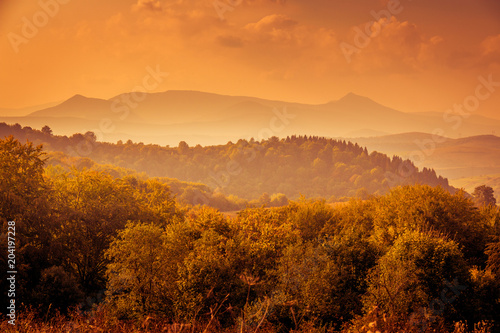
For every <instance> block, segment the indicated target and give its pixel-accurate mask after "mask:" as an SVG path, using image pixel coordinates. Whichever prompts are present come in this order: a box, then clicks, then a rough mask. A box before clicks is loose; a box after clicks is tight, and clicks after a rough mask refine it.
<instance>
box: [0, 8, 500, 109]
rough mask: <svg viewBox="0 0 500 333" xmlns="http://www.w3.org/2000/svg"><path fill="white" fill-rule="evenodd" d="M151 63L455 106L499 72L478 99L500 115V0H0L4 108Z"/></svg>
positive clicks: (297, 92)
mask: <svg viewBox="0 0 500 333" xmlns="http://www.w3.org/2000/svg"><path fill="white" fill-rule="evenodd" d="M214 5H217V6H218V7H219V9H218V10H219V13H218V12H217V10H216V9H215V6H214ZM387 13H390V14H392V17H390V18H386V15H385V14H387ZM219 14H220V15H219ZM377 16H379V17H377ZM222 18H223V19H222ZM371 21H372V24H370V22H371ZM373 21H377V22H376V23H373ZM33 28H34V29H33ZM359 31H365V33H364V34H365V37H360V34H359ZM366 31H368V33H370V34H372V35H371V36H368V37H366V36H367V35H366ZM342 48H343V49H344V52H343V50H342ZM346 52H347V53H346ZM346 54H347V56H346ZM348 60H349V61H348ZM148 66H149V67H151V68H159V69H160V70H161V71H162V72H168V73H169V75H168V77H166V78H165V79H164V80H163V81H162V82H161V84H160V85H158V86H157V87H156V88H155V91H165V90H169V89H189V90H200V91H207V92H215V93H221V94H229V95H250V96H256V97H263V98H272V99H279V100H287V101H297V102H306V103H318V104H319V103H325V102H328V101H330V100H335V99H338V98H340V97H342V96H343V95H345V94H346V93H348V92H350V91H352V92H355V93H357V94H360V95H364V96H367V97H370V98H372V99H374V100H376V101H378V102H380V103H382V104H384V105H387V106H390V107H393V108H396V109H399V110H402V111H430V110H433V111H445V110H446V109H448V108H450V107H453V105H454V104H457V103H458V104H460V103H463V102H464V101H465V100H467V98H468V97H470V96H474V95H475V94H476V90H477V89H476V88H477V86H478V85H479V84H480V81H479V80H478V77H479V76H482V77H484V78H485V79H488V77H489V76H491V80H492V81H494V82H498V86H495V85H493V86H490V87H489V88H490V89H491V91H489V90H485V89H488V88H487V87H486V88H485V87H483V88H482V90H481V96H482V97H481V100H480V103H479V104H478V107H477V108H474V112H475V113H477V114H482V115H485V116H490V117H495V118H500V112H499V111H500V108H499V106H500V2H499V1H498V0H475V1H471V0H444V1H436V0H411V1H410V0H401V1H397V0H396V1H388V0H360V1H353V0H308V1H305V0H301V1H299V0H106V1H102V0H101V1H97V0H86V1H79V0H40V1H32V0H23V1H17V0H0V73H1V75H0V87H1V89H0V108H2V107H3V108H18V107H24V106H31V105H37V104H44V103H47V102H54V101H61V100H64V99H67V98H69V97H71V96H72V95H74V94H76V93H79V94H83V95H86V96H90V97H100V98H111V97H113V96H115V95H117V94H119V93H122V92H126V91H130V90H132V89H134V87H136V86H138V85H139V86H140V85H141V84H142V82H143V79H144V77H145V76H146V75H147V74H148V72H147V70H146V68H147V67H148ZM486 95H487V97H486ZM469 101H470V99H469Z"/></svg>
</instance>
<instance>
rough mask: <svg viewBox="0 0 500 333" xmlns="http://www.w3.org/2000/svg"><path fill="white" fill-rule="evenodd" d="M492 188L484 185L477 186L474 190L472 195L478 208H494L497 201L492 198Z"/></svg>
mask: <svg viewBox="0 0 500 333" xmlns="http://www.w3.org/2000/svg"><path fill="white" fill-rule="evenodd" d="M493 193H494V191H493V188H491V187H490V186H486V185H481V186H478V187H476V188H475V189H474V192H473V193H472V195H473V196H474V202H475V203H476V205H478V206H480V207H481V206H490V205H491V206H495V205H496V204H497V200H496V199H495V196H494V194H493Z"/></svg>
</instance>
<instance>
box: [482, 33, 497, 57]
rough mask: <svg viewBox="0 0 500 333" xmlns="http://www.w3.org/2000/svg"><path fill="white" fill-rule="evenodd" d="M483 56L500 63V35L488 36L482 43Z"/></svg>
mask: <svg viewBox="0 0 500 333" xmlns="http://www.w3.org/2000/svg"><path fill="white" fill-rule="evenodd" d="M481 48H482V50H481V51H482V56H484V57H487V58H491V60H493V61H496V62H498V61H500V34H498V35H496V36H488V37H487V38H486V39H484V40H483V42H482V43H481Z"/></svg>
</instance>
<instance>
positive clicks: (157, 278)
mask: <svg viewBox="0 0 500 333" xmlns="http://www.w3.org/2000/svg"><path fill="white" fill-rule="evenodd" d="M105 255H106V257H107V258H108V259H109V261H110V263H109V264H108V266H107V273H106V274H107V277H108V284H107V288H108V290H107V294H108V299H109V301H110V302H111V304H112V307H113V309H114V311H116V314H117V315H118V316H119V317H125V318H130V317H132V318H133V317H136V316H139V315H147V314H153V313H157V314H158V313H163V314H165V313H169V312H170V313H171V311H172V309H171V307H172V301H171V300H172V295H170V297H169V295H168V294H167V292H168V291H169V290H170V289H169V285H168V284H169V283H175V281H174V280H173V279H172V277H171V276H168V274H167V273H168V269H167V268H168V266H169V265H171V263H170V262H169V260H168V259H169V257H168V253H167V250H166V246H165V234H164V231H163V230H162V229H161V228H160V227H159V226H155V225H153V224H142V223H140V224H129V225H127V227H126V228H125V229H124V230H122V231H120V232H119V233H118V236H117V238H116V239H115V240H114V241H113V243H111V245H110V247H109V249H108V250H107V251H106V254H105Z"/></svg>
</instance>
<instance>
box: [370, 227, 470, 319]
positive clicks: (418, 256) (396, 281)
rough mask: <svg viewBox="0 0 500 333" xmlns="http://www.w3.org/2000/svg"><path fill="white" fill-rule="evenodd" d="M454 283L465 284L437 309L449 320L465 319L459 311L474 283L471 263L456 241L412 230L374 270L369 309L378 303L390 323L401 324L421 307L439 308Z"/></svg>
mask: <svg viewBox="0 0 500 333" xmlns="http://www.w3.org/2000/svg"><path fill="white" fill-rule="evenodd" d="M451 284H455V285H457V286H464V287H461V288H457V290H455V292H456V293H457V294H456V295H454V296H453V302H451V301H447V303H446V304H445V305H443V309H442V311H441V312H440V313H433V316H439V317H440V318H444V319H445V320H447V321H448V322H451V321H452V320H458V319H464V317H460V315H459V314H460V311H464V307H463V305H464V303H463V302H464V300H466V298H467V296H468V295H467V294H465V292H463V289H465V288H466V287H467V286H469V285H470V275H469V272H468V265H467V264H466V262H465V260H464V258H463V255H462V253H461V251H460V250H459V246H458V245H457V244H456V243H455V242H453V241H449V240H445V239H443V238H440V237H435V236H431V235H428V234H424V233H421V232H418V231H408V232H405V233H403V234H402V235H400V236H399V237H398V238H397V240H396V241H395V243H394V245H393V246H392V247H391V248H390V250H389V251H388V252H387V253H386V254H385V255H384V256H383V257H381V258H380V259H379V261H378V264H377V266H376V267H375V268H374V269H373V270H372V272H371V273H370V275H369V277H368V292H367V294H366V296H365V298H364V306H365V310H366V312H367V313H368V312H369V311H370V310H371V309H373V308H374V307H375V306H376V307H378V308H379V309H380V310H381V311H382V312H383V313H385V314H386V315H387V316H388V319H389V322H390V323H400V324H401V323H403V322H406V321H408V319H409V318H410V316H411V315H412V313H413V312H414V311H417V310H418V309H424V308H428V311H430V312H431V313H432V312H433V311H435V308H434V307H433V302H434V301H435V302H438V301H440V302H445V301H446V300H444V301H443V300H442V298H443V295H446V298H447V299H448V296H449V293H450V289H449V288H450V287H449V286H450V285H451ZM449 299H452V298H451V296H450V297H449ZM439 304H441V303H439ZM462 315H463V312H462Z"/></svg>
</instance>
